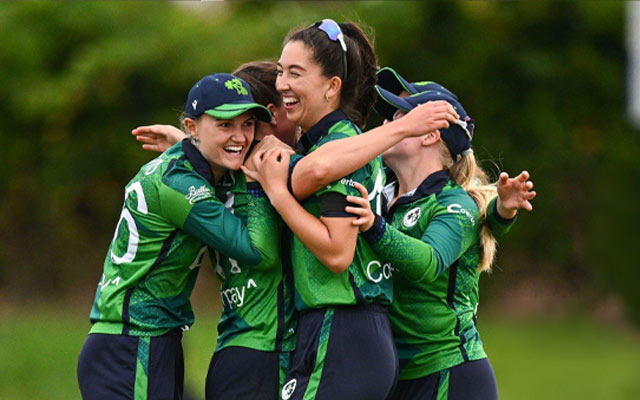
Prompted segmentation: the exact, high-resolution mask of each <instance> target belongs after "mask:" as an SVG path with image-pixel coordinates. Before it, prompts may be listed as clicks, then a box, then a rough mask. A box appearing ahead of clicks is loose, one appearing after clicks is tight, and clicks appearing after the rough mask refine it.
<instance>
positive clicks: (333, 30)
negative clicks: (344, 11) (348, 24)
mask: <svg viewBox="0 0 640 400" xmlns="http://www.w3.org/2000/svg"><path fill="white" fill-rule="evenodd" d="M313 26H315V27H316V28H318V29H320V30H321V31H322V32H324V33H326V34H327V36H328V37H329V39H330V40H331V41H334V42H338V43H340V47H341V48H342V67H343V69H342V71H343V76H342V79H343V80H346V79H347V44H346V43H345V41H344V35H343V34H342V30H341V29H340V25H338V23H337V22H336V21H334V20H332V19H323V20H322V21H319V22H316V23H315V24H313Z"/></svg>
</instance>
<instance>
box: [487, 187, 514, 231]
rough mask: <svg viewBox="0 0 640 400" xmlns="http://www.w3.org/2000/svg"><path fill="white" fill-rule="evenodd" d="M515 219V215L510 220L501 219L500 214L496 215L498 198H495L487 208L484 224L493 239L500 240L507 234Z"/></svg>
mask: <svg viewBox="0 0 640 400" xmlns="http://www.w3.org/2000/svg"><path fill="white" fill-rule="evenodd" d="M517 218H518V215H517V214H516V216H515V217H513V218H511V219H506V218H502V217H501V216H500V214H498V197H497V196H496V197H494V198H493V200H491V202H490V203H489V205H488V206H487V218H486V220H485V223H486V224H487V226H488V227H489V229H490V230H491V233H492V234H493V236H494V237H495V238H500V237H502V236H504V235H506V234H507V233H509V231H510V230H511V227H512V226H513V223H514V222H515V221H516V219H517Z"/></svg>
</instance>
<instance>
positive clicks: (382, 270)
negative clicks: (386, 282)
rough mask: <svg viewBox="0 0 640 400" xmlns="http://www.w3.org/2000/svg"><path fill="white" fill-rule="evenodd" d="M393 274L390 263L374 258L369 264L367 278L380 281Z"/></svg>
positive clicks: (376, 281)
mask: <svg viewBox="0 0 640 400" xmlns="http://www.w3.org/2000/svg"><path fill="white" fill-rule="evenodd" d="M392 275H393V267H392V266H391V264H390V263H384V265H383V264H382V263H380V261H378V260H373V261H371V262H370V263H369V264H367V278H369V280H370V281H371V282H375V283H378V282H380V281H381V280H382V278H384V279H390V278H391V276H392Z"/></svg>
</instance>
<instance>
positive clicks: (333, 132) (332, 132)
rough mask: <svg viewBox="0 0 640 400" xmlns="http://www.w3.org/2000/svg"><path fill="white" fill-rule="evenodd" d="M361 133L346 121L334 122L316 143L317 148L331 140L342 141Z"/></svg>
mask: <svg viewBox="0 0 640 400" xmlns="http://www.w3.org/2000/svg"><path fill="white" fill-rule="evenodd" d="M359 133H361V132H360V128H358V126H357V125H356V124H354V123H353V122H351V121H350V120H348V119H343V120H340V121H337V122H335V123H334V124H333V125H331V127H329V129H328V130H327V134H326V135H325V136H323V137H322V139H320V140H319V141H318V146H321V145H322V144H324V143H327V142H331V141H333V140H338V139H344V138H348V137H351V136H355V135H357V134H359Z"/></svg>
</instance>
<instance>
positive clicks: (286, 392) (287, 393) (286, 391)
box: [282, 378, 297, 400]
mask: <svg viewBox="0 0 640 400" xmlns="http://www.w3.org/2000/svg"><path fill="white" fill-rule="evenodd" d="M296 383H297V381H296V379H295V378H294V379H292V380H290V381H289V382H287V383H286V384H285V385H284V386H283V387H282V400H288V399H289V398H290V397H291V396H292V395H293V392H294V391H295V390H296Z"/></svg>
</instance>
